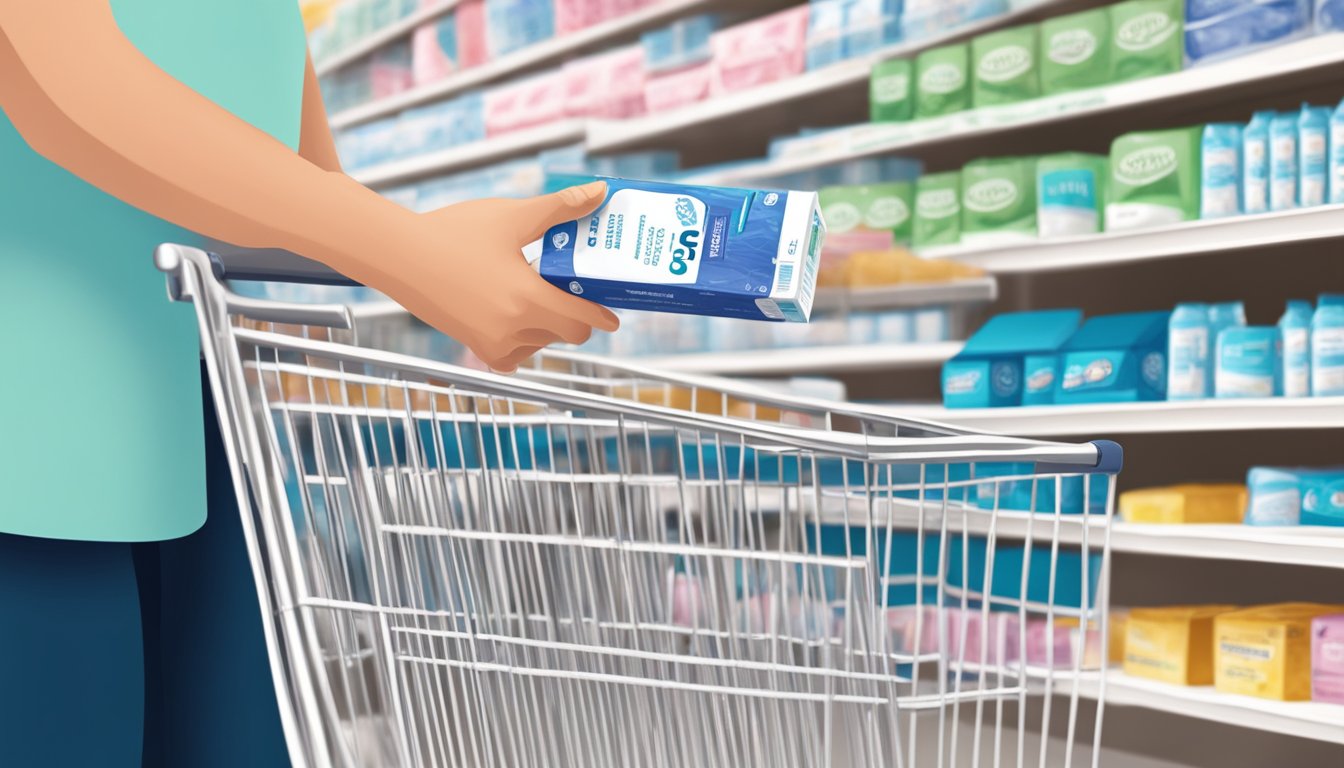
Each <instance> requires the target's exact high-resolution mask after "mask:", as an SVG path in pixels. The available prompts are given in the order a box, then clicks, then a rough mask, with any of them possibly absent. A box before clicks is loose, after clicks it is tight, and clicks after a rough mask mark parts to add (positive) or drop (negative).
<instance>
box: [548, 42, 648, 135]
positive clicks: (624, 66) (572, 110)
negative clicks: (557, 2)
mask: <svg viewBox="0 0 1344 768" xmlns="http://www.w3.org/2000/svg"><path fill="white" fill-rule="evenodd" d="M560 76H561V79H562V82H563V85H562V88H563V91H564V111H565V114H566V115H568V116H570V117H601V118H609V119H623V118H628V117H637V116H639V115H641V114H643V113H644V84H645V72H644V49H643V48H642V47H641V46H638V45H634V46H629V47H626V48H621V49H619V50H616V51H612V52H610V53H604V54H601V55H599V56H590V57H588V58H584V59H579V60H578V61H573V62H570V63H569V64H566V65H565V66H564V68H563V69H562V70H561V72H560Z"/></svg>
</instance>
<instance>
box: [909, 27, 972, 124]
mask: <svg viewBox="0 0 1344 768" xmlns="http://www.w3.org/2000/svg"><path fill="white" fill-rule="evenodd" d="M970 61H971V48H970V46H968V45H966V44H965V43H961V44H959V45H946V46H943V47H941V48H934V49H932V50H928V51H924V52H923V53H921V54H919V56H917V57H916V58H915V117H917V118H928V117H940V116H942V115H950V114H952V113H954V112H962V111H965V110H968V109H970V108H971V77H970V74H969V71H970Z"/></svg>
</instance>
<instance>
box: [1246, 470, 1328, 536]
mask: <svg viewBox="0 0 1344 768" xmlns="http://www.w3.org/2000/svg"><path fill="white" fill-rule="evenodd" d="M1342 481H1344V469H1303V468H1293V467H1252V468H1251V470H1250V471H1249V472H1247V473H1246V485H1247V487H1248V488H1249V489H1250V500H1249V501H1248V503H1247V505H1246V524H1247V525H1300V524H1306V523H1307V520H1306V519H1305V518H1306V517H1307V516H1308V515H1307V513H1306V510H1307V508H1308V506H1310V507H1311V509H1312V514H1311V517H1312V518H1313V521H1314V522H1313V524H1319V520H1317V519H1316V514H1317V512H1318V511H1324V512H1326V513H1327V514H1328V513H1329V511H1330V509H1331V506H1332V505H1333V507H1334V508H1336V509H1338V508H1341V507H1344V497H1334V494H1332V493H1330V489H1331V487H1332V486H1338V485H1339V484H1340V483H1341V482H1342ZM1327 524H1329V523H1328V522H1327ZM1335 524H1336V525H1338V524H1339V523H1335Z"/></svg>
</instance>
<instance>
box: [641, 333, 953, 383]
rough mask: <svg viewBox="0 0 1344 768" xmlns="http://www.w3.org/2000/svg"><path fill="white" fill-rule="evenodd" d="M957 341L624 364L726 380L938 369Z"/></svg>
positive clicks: (729, 354)
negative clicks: (738, 377)
mask: <svg viewBox="0 0 1344 768" xmlns="http://www.w3.org/2000/svg"><path fill="white" fill-rule="evenodd" d="M961 345H962V343H961V342H959V341H949V342H940V343H936V344H885V345H884V344H860V345H856V346H843V347H799V348H794V349H773V350H763V351H744V352H711V353H706V354H694V355H668V356H665V357H647V358H635V359H632V360H631V361H630V362H632V363H635V364H638V365H642V366H645V367H649V368H660V369H662V370H664V371H673V372H677V373H712V374H721V375H727V376H740V375H762V376H771V375H790V374H799V373H817V372H824V373H833V372H838V371H883V370H897V369H901V368H925V367H929V366H935V365H941V364H943V363H944V362H946V361H947V360H948V359H949V358H951V357H952V356H953V355H955V354H957V352H959V351H961Z"/></svg>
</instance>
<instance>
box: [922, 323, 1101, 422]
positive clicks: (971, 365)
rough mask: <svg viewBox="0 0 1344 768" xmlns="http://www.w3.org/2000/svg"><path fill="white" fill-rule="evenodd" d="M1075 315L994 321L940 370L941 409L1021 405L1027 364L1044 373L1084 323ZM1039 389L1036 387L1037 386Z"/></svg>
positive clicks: (978, 332) (976, 334) (972, 338)
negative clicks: (941, 373)
mask: <svg viewBox="0 0 1344 768" xmlns="http://www.w3.org/2000/svg"><path fill="white" fill-rule="evenodd" d="M1082 319H1083V313H1082V311H1081V310H1077V309H1051V310H1042V311H1038V312H1014V313H1009V314H1003V315H998V316H996V317H993V318H991V319H990V321H989V322H988V323H985V325H984V327H983V328H981V329H980V330H979V331H977V332H976V333H975V335H974V336H972V337H971V338H970V339H968V340H967V342H966V345H965V346H964V347H962V350H961V352H960V353H958V354H957V356H956V357H954V358H952V359H951V360H949V361H948V362H947V363H946V364H944V365H943V404H944V405H945V406H947V407H948V408H991V407H1011V406H1016V405H1022V404H1023V400H1024V397H1025V390H1026V385H1025V381H1026V379H1027V377H1026V375H1025V373H1024V372H1025V371H1026V370H1027V365H1028V363H1029V362H1030V363H1032V364H1033V365H1034V367H1036V368H1040V369H1045V368H1051V369H1052V370H1053V366H1052V365H1051V364H1050V363H1049V362H1048V361H1053V360H1054V359H1055V355H1056V354H1057V353H1058V350H1059V349H1060V347H1061V345H1063V344H1064V343H1065V342H1066V341H1067V340H1068V339H1069V337H1070V336H1072V335H1073V333H1074V331H1075V330H1077V328H1078V324H1079V323H1080V322H1082ZM1038 384H1039V382H1038Z"/></svg>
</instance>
